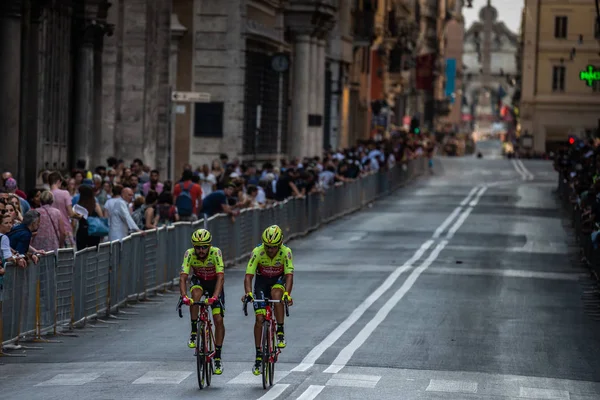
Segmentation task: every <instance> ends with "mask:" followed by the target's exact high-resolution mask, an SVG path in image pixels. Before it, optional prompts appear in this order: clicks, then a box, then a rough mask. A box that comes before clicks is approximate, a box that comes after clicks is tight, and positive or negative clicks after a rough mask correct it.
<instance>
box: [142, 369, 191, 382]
mask: <svg viewBox="0 0 600 400" xmlns="http://www.w3.org/2000/svg"><path fill="white" fill-rule="evenodd" d="M191 374H192V373H191V372H190V371H148V372H146V373H145V374H144V375H142V376H140V377H139V378H137V379H136V380H135V381H133V384H134V385H179V384H180V383H181V382H183V381H184V380H185V379H186V378H187V377H188V376H190V375H191Z"/></svg>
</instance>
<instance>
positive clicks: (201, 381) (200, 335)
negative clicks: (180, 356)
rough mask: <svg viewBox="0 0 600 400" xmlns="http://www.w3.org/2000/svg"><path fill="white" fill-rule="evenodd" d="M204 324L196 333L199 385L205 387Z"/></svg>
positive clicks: (201, 387)
mask: <svg viewBox="0 0 600 400" xmlns="http://www.w3.org/2000/svg"><path fill="white" fill-rule="evenodd" d="M203 332H204V324H202V326H200V330H199V331H198V334H197V335H196V374H197V376H198V387H199V388H200V389H204V364H205V363H204V340H203V339H204V333H203Z"/></svg>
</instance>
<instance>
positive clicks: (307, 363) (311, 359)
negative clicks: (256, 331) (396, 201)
mask: <svg viewBox="0 0 600 400" xmlns="http://www.w3.org/2000/svg"><path fill="white" fill-rule="evenodd" d="M433 243H434V241H433V240H428V241H426V242H425V243H423V245H421V247H420V248H419V250H417V251H416V253H415V254H414V255H413V256H412V257H411V258H410V259H409V260H408V261H406V262H405V263H404V264H403V265H402V266H400V267H398V268H397V269H396V270H395V271H394V272H393V273H392V274H391V275H390V276H389V277H388V278H387V279H385V280H384V281H383V283H382V284H381V286H379V287H378V288H377V289H375V291H373V293H371V295H370V296H369V297H367V298H366V299H365V301H363V302H362V303H361V304H360V305H359V306H358V307H357V308H355V309H354V311H352V313H351V314H350V315H349V316H348V318H346V319H345V320H344V322H342V323H341V324H340V325H338V326H337V328H335V329H334V330H333V331H331V333H330V334H329V335H327V337H326V338H325V339H323V341H322V342H321V343H319V344H318V345H316V346H315V347H314V348H313V349H312V350H311V351H310V352H309V353H308V354H307V355H306V357H304V359H303V360H302V362H301V363H300V364H298V365H297V366H296V367H294V368H293V369H292V371H293V372H302V371H306V370H308V369H309V368H310V367H312V366H313V365H315V362H316V361H317V360H318V359H319V357H321V355H322V354H323V353H324V352H325V350H327V349H328V348H329V347H331V346H332V345H333V344H334V343H335V342H336V341H337V340H338V339H339V338H340V337H341V336H342V335H343V334H344V333H345V332H346V331H347V330H348V329H350V328H351V327H352V325H354V323H355V322H356V321H358V319H359V318H360V317H361V316H362V315H363V314H364V313H365V312H366V311H367V310H368V309H369V307H371V305H372V304H373V303H375V301H377V299H379V298H380V297H381V296H383V294H384V293H385V292H386V291H387V290H388V289H389V288H390V287H391V286H392V285H393V284H394V282H396V280H397V279H398V278H399V277H400V275H402V273H404V271H406V270H408V269H409V268H411V267H412V264H413V263H415V262H416V261H418V260H419V259H420V258H421V257H422V256H423V254H424V253H425V251H427V249H429V247H431V245H432V244H433Z"/></svg>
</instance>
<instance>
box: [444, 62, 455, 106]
mask: <svg viewBox="0 0 600 400" xmlns="http://www.w3.org/2000/svg"><path fill="white" fill-rule="evenodd" d="M455 89H456V58H446V89H445V94H446V97H449V98H450V104H453V103H454V99H455V98H454V97H452V93H454V90H455Z"/></svg>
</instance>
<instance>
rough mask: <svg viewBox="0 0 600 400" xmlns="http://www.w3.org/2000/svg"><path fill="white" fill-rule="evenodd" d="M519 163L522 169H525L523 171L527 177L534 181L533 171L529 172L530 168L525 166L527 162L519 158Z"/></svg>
mask: <svg viewBox="0 0 600 400" xmlns="http://www.w3.org/2000/svg"><path fill="white" fill-rule="evenodd" d="M517 163H518V164H519V166H520V167H521V171H523V173H524V174H525V179H526V180H528V181H532V180H533V174H532V173H531V172H529V170H528V169H527V167H526V166H525V164H523V161H521V160H517Z"/></svg>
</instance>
